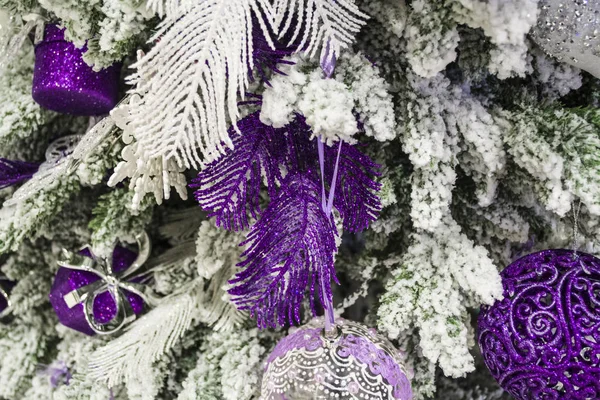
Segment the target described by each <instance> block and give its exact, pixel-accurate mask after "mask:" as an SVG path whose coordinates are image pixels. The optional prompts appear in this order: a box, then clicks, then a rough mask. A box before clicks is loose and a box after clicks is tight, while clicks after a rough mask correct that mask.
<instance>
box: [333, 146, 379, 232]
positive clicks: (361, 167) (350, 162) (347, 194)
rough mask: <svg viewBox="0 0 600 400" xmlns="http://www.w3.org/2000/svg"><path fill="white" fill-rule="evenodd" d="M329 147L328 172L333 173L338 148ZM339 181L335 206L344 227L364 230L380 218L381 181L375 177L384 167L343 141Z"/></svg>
mask: <svg viewBox="0 0 600 400" xmlns="http://www.w3.org/2000/svg"><path fill="white" fill-rule="evenodd" d="M335 147H336V146H333V147H326V148H325V171H326V174H327V176H328V177H330V176H332V175H333V169H334V167H335V159H336V153H337V149H336V148H335ZM338 168H339V171H338V181H337V184H336V190H335V197H334V201H333V205H334V207H335V208H336V209H337V210H338V211H339V213H340V215H341V216H342V218H343V223H344V230H346V231H348V232H360V231H363V230H365V229H367V228H368V227H369V224H370V223H371V222H373V221H375V220H376V219H377V217H378V216H379V212H380V211H381V200H380V199H379V196H377V192H378V191H379V189H381V184H380V183H379V182H376V181H375V180H373V178H374V177H376V176H379V175H380V174H379V171H378V169H379V168H380V166H379V165H378V164H376V163H374V162H373V161H372V160H371V159H370V158H369V157H368V156H366V155H365V154H363V153H361V152H360V151H359V150H358V148H357V147H356V146H352V145H349V144H348V143H342V150H341V154H340V162H339V167H338Z"/></svg>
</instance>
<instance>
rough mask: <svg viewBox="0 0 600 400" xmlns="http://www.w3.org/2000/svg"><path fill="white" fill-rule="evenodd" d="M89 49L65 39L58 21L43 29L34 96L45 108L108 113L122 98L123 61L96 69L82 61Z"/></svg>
mask: <svg viewBox="0 0 600 400" xmlns="http://www.w3.org/2000/svg"><path fill="white" fill-rule="evenodd" d="M85 51H86V49H85V48H83V49H78V48H76V47H75V45H74V44H73V43H71V42H68V41H66V40H65V38H64V30H63V29H61V28H59V27H58V26H57V25H55V24H48V25H46V27H45V29H44V39H43V40H42V41H41V42H40V43H38V44H36V46H35V69H34V72H33V90H32V96H33V99H34V100H35V101H36V102H37V103H38V104H39V105H41V106H42V107H44V108H47V109H49V110H53V111H57V112H60V113H64V114H72V115H101V114H107V113H108V112H109V111H110V110H112V109H113V107H114V106H115V105H116V104H117V101H118V99H119V76H120V74H121V64H119V63H117V64H114V65H112V66H110V67H108V68H105V69H103V70H101V71H98V72H96V71H94V70H93V69H92V67H90V66H89V65H87V64H86V63H85V61H83V54H84V53H85Z"/></svg>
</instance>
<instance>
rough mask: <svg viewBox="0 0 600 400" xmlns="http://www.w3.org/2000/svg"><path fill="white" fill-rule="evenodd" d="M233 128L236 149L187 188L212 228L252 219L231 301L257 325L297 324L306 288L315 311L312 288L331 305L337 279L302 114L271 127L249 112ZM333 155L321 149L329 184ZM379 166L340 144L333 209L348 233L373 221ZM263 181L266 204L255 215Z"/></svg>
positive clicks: (331, 231) (312, 144) (313, 147)
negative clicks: (212, 222) (213, 222)
mask: <svg viewBox="0 0 600 400" xmlns="http://www.w3.org/2000/svg"><path fill="white" fill-rule="evenodd" d="M238 128H239V130H240V131H241V132H242V134H241V135H238V134H236V133H235V131H234V130H233V129H231V130H230V135H231V136H232V140H233V143H234V149H233V150H228V152H227V153H226V154H225V155H224V156H223V157H221V158H220V159H219V160H216V161H214V162H212V163H211V164H209V165H207V166H206V168H205V169H204V170H203V171H202V172H200V174H199V175H198V177H197V178H196V179H195V180H194V181H193V183H192V185H191V186H192V187H193V188H196V189H197V191H196V192H195V196H196V200H197V201H198V203H199V204H200V206H201V207H202V208H203V209H204V210H205V211H207V212H208V213H209V216H210V217H215V218H216V223H217V226H222V227H224V228H226V229H230V230H240V229H245V228H248V227H249V226H250V222H249V216H248V215H251V216H252V218H254V219H257V220H258V222H257V223H256V224H255V225H254V226H252V228H251V231H250V233H249V235H248V238H247V240H246V242H244V243H242V244H248V245H249V248H248V250H247V251H246V252H245V253H244V254H243V256H242V257H243V258H244V260H243V261H242V262H241V263H240V264H239V266H240V267H242V268H244V270H243V271H242V272H240V273H239V274H238V275H237V276H236V277H235V279H233V280H232V281H231V283H232V284H234V285H235V287H234V288H232V289H231V290H230V293H231V294H232V295H233V301H234V303H235V304H236V305H237V306H238V308H240V309H241V310H248V311H250V312H251V313H252V314H253V315H254V316H256V318H257V322H258V325H259V326H260V327H267V326H273V327H274V326H277V325H283V324H285V323H286V322H287V321H290V322H299V320H300V305H301V303H302V300H303V298H304V293H305V291H306V288H307V287H309V288H310V300H311V308H312V310H313V312H315V304H314V300H315V288H317V291H316V294H317V295H318V298H319V300H321V304H329V302H330V301H331V300H332V295H331V279H332V277H333V278H334V279H336V278H335V271H334V266H333V264H334V260H333V255H334V253H335V252H336V250H337V247H336V245H335V235H336V234H337V231H336V228H335V226H334V225H333V221H332V219H331V217H330V216H329V215H327V214H326V213H325V211H324V210H323V207H322V199H321V185H320V182H321V173H320V172H319V160H318V156H317V154H318V152H317V144H316V140H314V139H312V140H311V136H312V132H311V130H310V127H309V126H308V124H306V121H305V118H304V117H303V116H301V115H296V117H295V119H294V120H293V121H292V122H291V123H290V124H288V125H287V126H286V127H284V128H281V129H275V128H273V127H270V126H267V125H265V124H263V123H262V122H261V121H260V113H259V112H255V113H253V114H250V115H248V116H247V117H245V118H244V119H242V120H241V121H239V122H238ZM337 151H338V146H333V147H326V148H325V168H324V170H325V175H326V177H325V182H327V186H328V185H329V182H331V178H332V176H333V170H334V168H335V160H336V158H337ZM378 168H379V166H378V165H377V164H375V163H374V162H373V161H372V160H371V159H370V158H369V157H367V156H365V155H364V154H362V153H361V152H360V151H359V150H358V148H356V147H354V146H351V145H349V144H347V143H342V146H341V151H340V161H339V166H338V180H337V182H338V183H337V184H336V196H335V198H334V199H335V200H334V203H333V204H334V206H335V208H337V210H338V211H339V213H340V215H341V216H342V218H343V224H344V227H345V229H347V230H348V231H351V232H356V231H360V230H362V229H365V228H366V227H367V226H368V225H369V223H370V222H371V221H373V220H375V219H376V218H377V216H378V213H379V210H380V209H381V202H380V201H379V198H378V196H377V194H376V192H377V191H378V190H379V187H380V185H379V184H378V183H377V182H375V181H374V180H373V178H374V177H375V176H377V175H378V171H377V169H378ZM263 182H264V183H265V184H266V187H267V191H268V194H269V197H270V198H271V202H270V204H269V205H268V207H267V209H266V210H265V211H264V212H262V214H261V208H260V205H259V203H260V199H261V197H260V189H261V185H262V184H263ZM330 189H331V188H330V187H328V188H327V190H328V192H329V191H330ZM321 282H322V283H323V285H324V287H325V289H324V291H323V290H321ZM336 282H337V281H336ZM324 296H325V298H324ZM323 300H327V301H325V302H324V301H323Z"/></svg>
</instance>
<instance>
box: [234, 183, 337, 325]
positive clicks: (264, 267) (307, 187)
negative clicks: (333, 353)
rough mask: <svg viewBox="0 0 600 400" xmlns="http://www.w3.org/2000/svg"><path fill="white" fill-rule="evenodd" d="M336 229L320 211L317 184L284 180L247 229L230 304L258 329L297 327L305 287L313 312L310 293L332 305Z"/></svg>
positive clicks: (312, 298)
mask: <svg viewBox="0 0 600 400" xmlns="http://www.w3.org/2000/svg"><path fill="white" fill-rule="evenodd" d="M335 232H336V230H335V226H334V225H333V221H332V219H330V218H329V217H328V216H327V215H326V214H325V212H324V211H323V209H322V207H321V198H320V190H319V185H318V184H317V182H315V181H314V180H312V179H310V178H309V177H308V176H307V175H304V174H295V175H289V176H288V177H287V178H286V179H285V181H284V182H283V184H282V187H281V191H280V192H279V193H278V194H277V196H276V197H275V198H274V199H272V200H271V203H270V204H269V206H268V207H267V209H266V210H265V212H264V214H263V215H262V216H261V218H260V220H259V221H258V222H257V223H256V224H255V225H254V226H253V227H252V229H251V231H250V233H249V234H248V238H247V240H246V241H245V242H244V243H242V244H247V245H248V248H247V250H246V251H245V252H244V253H243V254H242V257H243V258H244V260H243V261H242V262H241V263H239V264H238V265H239V266H240V267H242V268H244V270H243V271H241V272H239V273H238V274H237V275H236V277H235V278H234V279H233V280H231V282H230V283H232V284H234V285H236V286H235V287H234V288H232V289H230V290H229V293H230V294H231V295H232V296H233V302H234V303H235V304H236V305H237V307H238V308H239V309H240V310H248V311H250V313H251V314H252V315H253V316H254V317H256V319H257V324H258V326H259V327H261V328H265V327H276V326H278V325H284V324H285V323H286V322H287V321H289V322H291V323H294V322H295V323H299V322H300V306H301V304H302V300H303V298H304V292H305V291H306V288H307V287H310V289H309V290H310V299H311V307H312V309H313V312H315V307H314V298H315V288H317V290H316V293H317V294H318V296H319V298H320V300H321V303H322V304H324V301H323V300H324V299H323V293H322V292H321V290H319V289H320V288H321V287H324V288H325V295H326V296H327V297H328V300H329V301H331V299H332V293H331V279H332V278H333V279H334V280H335V282H337V278H336V277H335V269H334V258H333V255H334V253H335V252H336V249H337V246H336V244H335Z"/></svg>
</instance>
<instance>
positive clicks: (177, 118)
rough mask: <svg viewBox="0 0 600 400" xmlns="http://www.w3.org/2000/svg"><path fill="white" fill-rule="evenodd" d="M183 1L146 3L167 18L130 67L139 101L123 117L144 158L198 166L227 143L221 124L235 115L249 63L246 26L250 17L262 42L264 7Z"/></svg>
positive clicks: (248, 1)
mask: <svg viewBox="0 0 600 400" xmlns="http://www.w3.org/2000/svg"><path fill="white" fill-rule="evenodd" d="M183 3H184V4H183V6H182V5H181V3H180V2H177V1H172V0H167V1H163V2H160V1H155V0H152V1H150V4H149V5H150V6H152V7H154V9H155V10H157V11H158V12H159V13H165V14H167V18H166V19H165V20H164V21H163V22H162V23H161V25H160V26H159V30H158V32H157V33H156V35H155V36H154V37H153V38H152V39H151V40H152V41H155V42H156V44H155V46H154V47H153V48H152V50H150V52H149V53H148V54H147V55H146V56H145V57H143V58H142V59H141V60H139V61H138V62H137V63H136V64H135V65H134V68H136V70H137V71H136V73H135V74H134V75H133V76H132V77H130V81H131V82H132V83H134V84H137V88H136V92H137V93H138V94H139V95H140V96H141V100H140V101H139V102H138V103H136V104H134V105H131V107H130V109H129V115H130V118H131V127H132V129H133V135H134V137H135V138H136V140H138V141H139V143H140V147H141V149H140V151H141V152H143V155H144V156H145V157H147V158H153V157H158V156H162V157H164V158H165V159H171V158H175V160H177V163H178V164H179V165H182V166H185V167H186V168H190V167H195V168H198V167H199V166H200V165H201V164H202V163H203V162H205V161H210V160H212V159H214V158H215V157H217V156H219V154H221V153H222V152H223V151H224V150H225V148H226V147H227V146H229V147H231V146H232V142H231V140H230V138H229V135H228V133H227V127H228V124H229V123H230V122H232V121H233V122H235V121H236V120H237V117H238V109H237V102H238V94H240V93H241V94H243V93H245V90H246V87H247V86H248V71H249V68H251V67H252V66H253V64H254V61H253V58H252V25H253V23H255V21H258V23H259V24H260V25H261V28H262V30H263V32H264V34H265V37H266V38H267V40H269V41H270V37H269V29H268V27H267V25H266V24H265V20H270V7H271V5H270V3H269V1H268V0H197V1H194V2H183ZM169 13H174V14H169ZM253 15H254V16H256V18H255V21H254V20H253ZM198 150H199V151H198ZM200 155H202V156H203V157H201V156H200Z"/></svg>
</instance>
